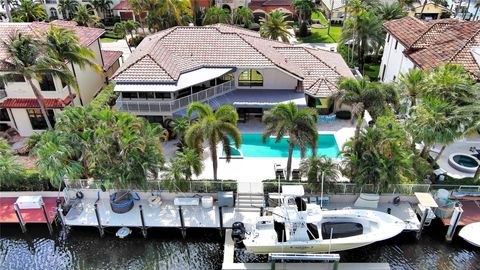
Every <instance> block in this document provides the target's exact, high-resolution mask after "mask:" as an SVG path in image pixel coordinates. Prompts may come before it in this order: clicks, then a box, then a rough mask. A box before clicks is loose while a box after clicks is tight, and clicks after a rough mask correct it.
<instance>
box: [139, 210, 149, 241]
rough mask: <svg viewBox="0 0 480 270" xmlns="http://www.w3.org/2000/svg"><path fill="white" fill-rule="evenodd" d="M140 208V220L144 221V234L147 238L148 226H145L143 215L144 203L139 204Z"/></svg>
mask: <svg viewBox="0 0 480 270" xmlns="http://www.w3.org/2000/svg"><path fill="white" fill-rule="evenodd" d="M138 208H140V220H141V221H142V234H143V237H144V238H147V227H146V226H145V218H144V217H143V209H142V205H141V204H140V205H139V206H138Z"/></svg>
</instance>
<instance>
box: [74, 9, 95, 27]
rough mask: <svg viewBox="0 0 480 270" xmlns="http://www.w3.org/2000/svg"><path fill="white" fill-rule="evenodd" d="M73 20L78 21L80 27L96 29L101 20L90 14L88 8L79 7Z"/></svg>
mask: <svg viewBox="0 0 480 270" xmlns="http://www.w3.org/2000/svg"><path fill="white" fill-rule="evenodd" d="M73 20H74V21H76V22H77V23H78V25H80V26H88V27H94V26H96V25H97V24H98V21H99V20H100V18H98V16H95V15H92V14H90V11H89V10H88V8H87V7H86V6H84V5H79V6H78V8H77V12H76V14H75V17H74V18H73Z"/></svg>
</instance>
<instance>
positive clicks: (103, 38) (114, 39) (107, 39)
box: [100, 37, 118, 42]
mask: <svg viewBox="0 0 480 270" xmlns="http://www.w3.org/2000/svg"><path fill="white" fill-rule="evenodd" d="M117 40H118V39H116V38H109V37H102V38H100V42H116V41H117Z"/></svg>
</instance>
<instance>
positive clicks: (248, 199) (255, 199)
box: [238, 198, 264, 203]
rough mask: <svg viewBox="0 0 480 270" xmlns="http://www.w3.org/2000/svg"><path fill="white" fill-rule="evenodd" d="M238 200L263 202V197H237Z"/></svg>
mask: <svg viewBox="0 0 480 270" xmlns="http://www.w3.org/2000/svg"><path fill="white" fill-rule="evenodd" d="M238 201H239V202H262V203H263V202H264V200H263V198H238Z"/></svg>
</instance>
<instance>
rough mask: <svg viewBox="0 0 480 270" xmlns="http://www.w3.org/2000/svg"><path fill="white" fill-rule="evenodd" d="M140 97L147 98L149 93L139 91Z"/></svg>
mask: <svg viewBox="0 0 480 270" xmlns="http://www.w3.org/2000/svg"><path fill="white" fill-rule="evenodd" d="M138 98H143V99H146V98H147V93H145V92H140V93H138Z"/></svg>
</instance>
